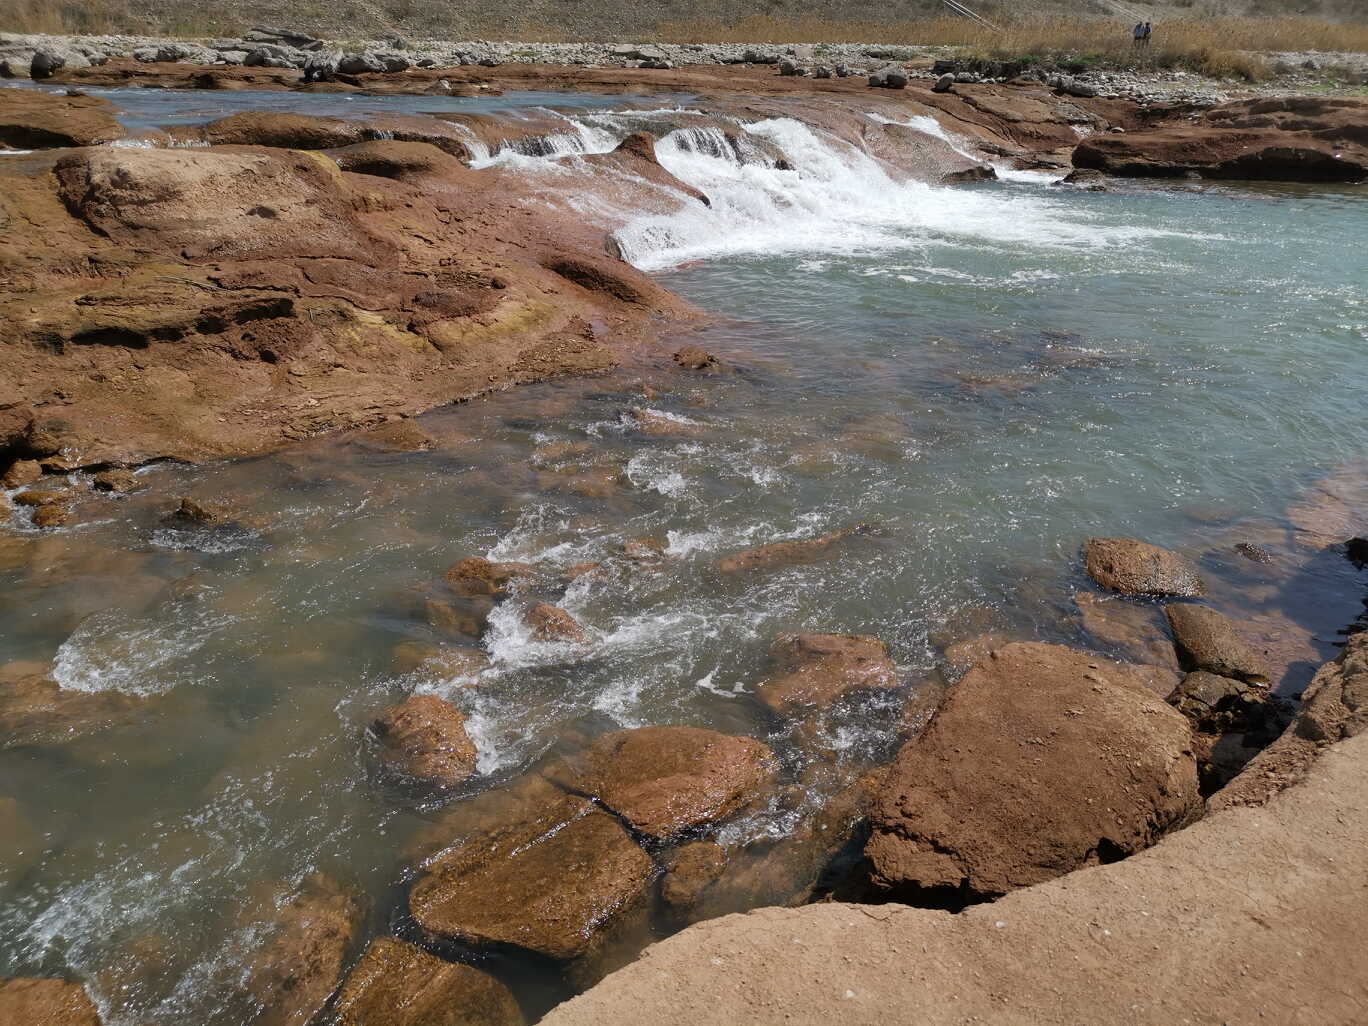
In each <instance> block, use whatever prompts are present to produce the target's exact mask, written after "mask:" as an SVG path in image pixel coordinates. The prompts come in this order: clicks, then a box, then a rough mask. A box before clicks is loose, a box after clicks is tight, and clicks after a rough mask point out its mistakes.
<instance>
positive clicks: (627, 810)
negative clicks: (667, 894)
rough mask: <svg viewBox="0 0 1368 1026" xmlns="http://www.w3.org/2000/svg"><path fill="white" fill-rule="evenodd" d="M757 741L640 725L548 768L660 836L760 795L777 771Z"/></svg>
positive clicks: (740, 806)
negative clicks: (561, 763) (556, 765)
mask: <svg viewBox="0 0 1368 1026" xmlns="http://www.w3.org/2000/svg"><path fill="white" fill-rule="evenodd" d="M776 768H777V766H776V761H775V757H774V753H773V752H772V751H770V749H769V747H768V746H767V745H765V744H764V743H762V742H760V741H756V740H754V739H752V738H748V737H732V736H729V735H726V734H720V733H718V732H717V731H713V730H704V729H701V728H697V727H638V728H636V729H633V730H620V731H615V732H613V733H611V734H606V735H604V736H603V737H601V738H599V739H597V740H596V741H595V742H594V743H593V744H592V745H590V746H589V748H588V749H587V750H586V751H585V752H584V753H583V754H582V755H579V756H572V757H570V758H568V759H567V760H566V762H565V763H564V764H563V765H561V766H558V767H555V768H553V769H552V770H551V771H549V775H550V778H551V779H552V780H554V781H555V782H556V783H558V784H560V785H561V786H562V787H565V788H567V789H569V790H571V791H574V792H576V793H579V794H584V795H588V796H590V797H592V798H595V799H596V800H597V801H598V802H600V803H601V804H602V805H603V806H604V807H605V808H607V809H609V810H611V811H612V812H615V813H617V814H618V815H619V816H621V817H622V818H623V819H624V820H625V821H626V822H627V823H629V824H630V825H631V827H632V828H633V829H634V830H637V831H639V832H641V833H643V834H648V835H650V836H651V837H654V838H656V839H658V840H670V839H673V838H675V837H677V836H679V835H680V834H683V833H685V832H687V831H689V830H693V829H695V828H697V827H701V826H704V825H707V824H710V823H715V822H717V821H719V820H722V819H725V818H726V817H728V816H730V815H732V814H734V813H736V812H737V811H739V810H741V809H743V808H745V807H746V806H748V805H752V804H754V803H755V802H757V800H759V799H761V798H762V797H763V796H764V795H765V793H766V791H767V789H768V787H769V785H770V783H771V782H772V780H773V778H774V774H775V770H776Z"/></svg>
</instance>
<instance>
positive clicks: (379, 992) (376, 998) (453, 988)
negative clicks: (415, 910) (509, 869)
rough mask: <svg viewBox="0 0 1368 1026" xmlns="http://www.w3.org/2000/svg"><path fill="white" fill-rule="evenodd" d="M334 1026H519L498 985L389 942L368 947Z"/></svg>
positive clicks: (337, 1007)
mask: <svg viewBox="0 0 1368 1026" xmlns="http://www.w3.org/2000/svg"><path fill="white" fill-rule="evenodd" d="M333 1013H334V1015H335V1017H336V1018H335V1023H336V1026H524V1024H525V1023H526V1021H527V1020H526V1019H525V1018H524V1017H523V1014H522V1010H521V1009H520V1008H519V1007H518V1002H517V1001H516V1000H514V998H513V995H512V993H510V992H509V990H508V988H507V987H505V986H504V985H503V984H502V983H500V982H499V981H498V980H496V979H495V978H494V977H492V976H490V975H489V974H488V973H484V972H481V971H480V970H479V969H475V968H473V967H471V966H468V965H462V964H460V963H459V962H447V961H445V960H443V959H440V958H438V957H436V956H435V955H429V954H428V953H427V952H426V951H424V950H423V949H422V948H419V947H415V946H414V945H412V944H406V943H405V942H404V941H401V940H397V939H395V938H393V937H379V938H377V939H376V940H373V941H371V942H370V944H369V945H368V946H367V948H366V951H365V953H364V954H363V955H362V956H361V961H359V962H358V963H357V964H356V966H355V967H354V968H353V969H352V971H351V972H350V973H348V974H347V978H346V980H345V981H344V982H343V984H342V988H341V990H340V991H339V992H338V995H337V1001H336V1002H335V1003H334V1005H333Z"/></svg>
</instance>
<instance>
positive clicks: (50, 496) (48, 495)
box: [14, 488, 67, 506]
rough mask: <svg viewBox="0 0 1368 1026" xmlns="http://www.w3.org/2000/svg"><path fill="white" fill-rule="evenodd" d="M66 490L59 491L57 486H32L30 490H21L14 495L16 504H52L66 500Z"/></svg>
mask: <svg viewBox="0 0 1368 1026" xmlns="http://www.w3.org/2000/svg"><path fill="white" fill-rule="evenodd" d="M66 498H67V493H66V492H59V491H57V490H56V489H55V488H30V489H29V490H28V491H23V492H20V493H19V494H17V495H15V496H14V504H15V505H16V506H51V505H53V504H54V503H58V502H65V501H66Z"/></svg>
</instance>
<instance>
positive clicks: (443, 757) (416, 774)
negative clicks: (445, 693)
mask: <svg viewBox="0 0 1368 1026" xmlns="http://www.w3.org/2000/svg"><path fill="white" fill-rule="evenodd" d="M372 729H373V730H374V731H375V734H376V736H377V737H379V738H380V741H381V743H382V744H383V745H384V748H385V756H384V757H385V761H386V762H387V763H388V764H389V765H390V766H392V767H393V768H394V769H396V770H397V771H399V772H400V773H403V774H404V775H405V776H409V777H412V778H414V779H415V780H420V781H422V782H424V783H427V784H432V785H434V786H436V787H456V786H458V785H460V784H462V783H464V782H465V780H466V779H467V778H468V777H470V775H471V774H473V773H474V772H475V761H476V757H477V753H476V751H475V745H474V744H473V743H472V742H471V740H470V738H469V736H467V734H466V731H465V716H464V715H462V713H461V711H460V710H459V709H457V708H456V707H455V706H453V705H452V704H451V703H450V702H444V701H442V700H441V699H440V698H438V697H437V696H436V695H414V696H412V697H410V698H407V699H405V700H404V701H402V702H400V703H399V704H398V705H396V706H394V707H393V708H391V709H387V710H386V711H385V712H383V713H381V714H380V716H378V717H377V718H376V719H375V722H374V723H373V724H372Z"/></svg>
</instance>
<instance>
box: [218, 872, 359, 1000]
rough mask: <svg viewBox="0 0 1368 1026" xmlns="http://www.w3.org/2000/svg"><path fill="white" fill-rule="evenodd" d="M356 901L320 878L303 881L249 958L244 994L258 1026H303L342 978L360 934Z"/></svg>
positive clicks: (309, 878) (352, 895) (348, 893)
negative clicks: (250, 1001)
mask: <svg viewBox="0 0 1368 1026" xmlns="http://www.w3.org/2000/svg"><path fill="white" fill-rule="evenodd" d="M363 912H364V905H363V903H362V901H361V899H360V897H359V896H358V895H357V894H355V893H353V892H352V891H350V890H348V889H347V888H345V887H343V886H341V885H340V884H339V883H338V882H337V881H336V880H333V879H332V878H331V877H328V876H325V875H323V874H314V875H312V876H310V877H308V878H307V879H306V880H305V881H304V883H303V885H302V886H301V888H300V890H299V893H297V894H295V895H294V896H292V897H290V898H289V899H288V900H287V901H286V902H285V903H284V904H283V905H282V906H281V907H280V910H279V913H278V915H277V916H276V917H275V921H274V923H273V924H272V931H273V936H272V937H271V939H270V940H269V941H268V942H267V943H266V944H265V945H264V946H263V947H262V948H260V949H259V950H258V951H257V952H256V953H255V954H254V955H252V956H251V958H250V960H249V962H248V965H247V966H246V967H245V968H246V981H247V982H246V986H247V991H248V993H249V994H250V995H251V997H252V998H253V1000H254V1001H255V1002H256V1003H257V1005H258V1007H259V1008H260V1012H259V1014H258V1016H257V1017H256V1019H255V1020H254V1021H255V1022H257V1023H261V1024H262V1026H305V1024H306V1023H308V1022H309V1021H310V1020H312V1019H313V1017H314V1016H315V1015H316V1014H317V1013H318V1012H319V1011H320V1010H321V1009H322V1007H323V1005H324V1003H325V1002H326V1001H327V1000H328V997H329V996H330V995H331V994H332V992H333V989H334V988H335V987H336V986H337V983H338V980H339V979H340V978H341V976H342V969H343V967H344V966H345V965H346V959H347V956H348V955H349V954H350V953H351V950H352V948H353V947H354V945H355V943H356V941H357V938H358V935H359V932H360V929H361V920H362V915H363Z"/></svg>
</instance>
